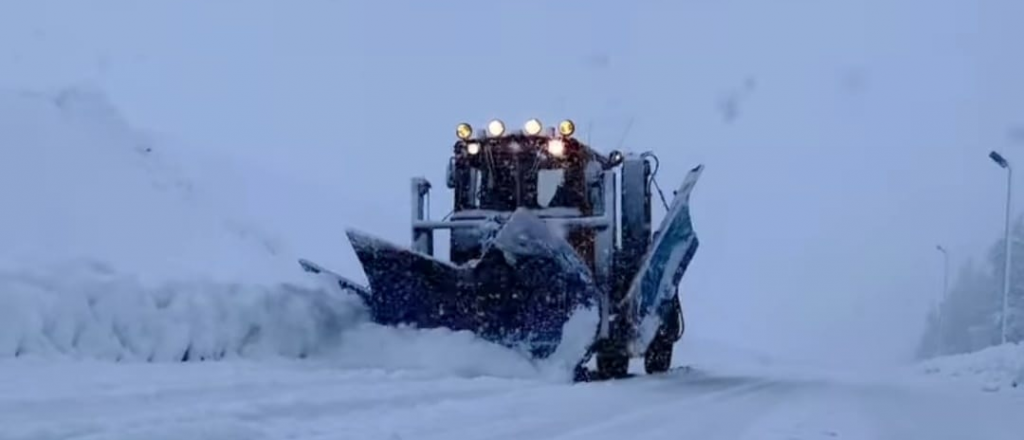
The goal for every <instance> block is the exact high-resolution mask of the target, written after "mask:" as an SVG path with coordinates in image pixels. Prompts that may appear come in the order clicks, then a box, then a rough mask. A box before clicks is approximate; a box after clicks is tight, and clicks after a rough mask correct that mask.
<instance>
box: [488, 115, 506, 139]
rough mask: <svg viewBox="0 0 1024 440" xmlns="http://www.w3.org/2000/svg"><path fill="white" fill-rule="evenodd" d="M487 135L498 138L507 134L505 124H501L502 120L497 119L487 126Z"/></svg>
mask: <svg viewBox="0 0 1024 440" xmlns="http://www.w3.org/2000/svg"><path fill="white" fill-rule="evenodd" d="M487 133H489V134H490V135H491V136H494V137H498V136H501V135H503V134H505V123H504V122H501V120H500V119H495V120H493V121H491V122H490V123H489V124H487Z"/></svg>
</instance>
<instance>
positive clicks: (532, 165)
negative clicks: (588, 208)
mask: <svg viewBox="0 0 1024 440" xmlns="http://www.w3.org/2000/svg"><path fill="white" fill-rule="evenodd" d="M488 165H489V164H484V165H483V166H481V167H479V168H477V169H476V171H477V172H476V173H474V174H475V175H476V176H477V179H476V180H477V181H476V182H474V183H475V184H476V185H475V186H476V188H477V202H478V206H479V208H480V209H487V210H497V211H513V210H515V209H516V208H520V207H525V208H531V209H540V208H554V207H566V208H577V207H579V203H580V201H579V200H577V198H575V197H573V196H572V194H573V193H574V192H575V191H573V190H572V185H570V184H568V183H569V182H567V176H568V173H567V169H566V168H564V167H562V166H555V167H549V168H542V167H541V164H540V163H538V161H532V160H510V161H505V162H503V163H500V164H498V163H495V164H493V166H488Z"/></svg>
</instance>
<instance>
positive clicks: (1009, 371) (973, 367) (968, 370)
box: [918, 344, 1024, 391]
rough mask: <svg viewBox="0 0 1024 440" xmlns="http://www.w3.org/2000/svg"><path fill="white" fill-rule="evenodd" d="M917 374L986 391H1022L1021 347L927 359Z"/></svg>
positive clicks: (1023, 348) (1023, 347)
mask: <svg viewBox="0 0 1024 440" xmlns="http://www.w3.org/2000/svg"><path fill="white" fill-rule="evenodd" d="M918 371H919V372H923V373H924V374H926V375H928V376H932V377H941V378H943V379H947V380H948V379H952V380H955V381H959V382H963V383H967V384H971V385H976V386H978V387H979V388H981V389H982V390H985V391H1000V390H1007V389H1013V390H1024V345H1021V344H1005V345H1000V346H995V347H989V348H986V349H984V350H980V351H977V352H974V353H966V354H960V355H953V356H944V357H940V358H935V359H930V360H928V361H925V362H923V363H922V364H921V365H920V366H919V367H918Z"/></svg>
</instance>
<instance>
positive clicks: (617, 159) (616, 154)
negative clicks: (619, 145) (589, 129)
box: [604, 150, 625, 170]
mask: <svg viewBox="0 0 1024 440" xmlns="http://www.w3.org/2000/svg"><path fill="white" fill-rule="evenodd" d="M623 160H625V156H623V155H622V152H621V151H619V150H612V152H611V153H608V161H607V162H605V164H604V169H606V170H608V169H612V168H615V167H617V166H619V165H620V164H621V163H622V161H623Z"/></svg>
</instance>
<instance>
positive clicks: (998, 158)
mask: <svg viewBox="0 0 1024 440" xmlns="http://www.w3.org/2000/svg"><path fill="white" fill-rule="evenodd" d="M988 157H990V158H991V159H992V161H994V162H995V163H996V164H997V165H999V166H1000V167H1002V168H1003V169H1005V170H1006V219H1005V223H1006V225H1005V230H1004V232H1003V241H1004V242H1005V243H1006V251H1005V253H1004V256H1003V260H1004V261H1003V264H1004V266H1003V310H1002V313H1001V315H1002V317H1001V318H1000V319H999V321H1000V327H1001V329H1000V341H1001V342H1000V344H1006V310H1007V308H1008V307H1007V305H1008V303H1009V298H1010V188H1011V183H1012V182H1013V168H1011V167H1010V162H1007V161H1006V158H1004V157H1003V156H1002V155H1000V154H999V153H996V152H995V151H993V152H991V153H989V154H988Z"/></svg>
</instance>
